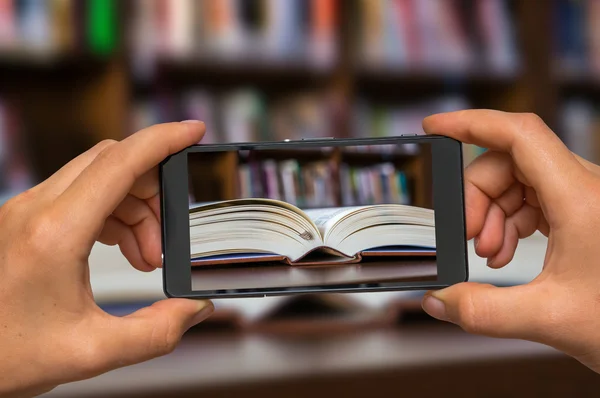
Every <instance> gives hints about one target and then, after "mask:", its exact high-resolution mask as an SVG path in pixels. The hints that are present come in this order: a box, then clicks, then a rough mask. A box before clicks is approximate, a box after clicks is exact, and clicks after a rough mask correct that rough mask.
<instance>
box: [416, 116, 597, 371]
mask: <svg viewBox="0 0 600 398" xmlns="http://www.w3.org/2000/svg"><path fill="white" fill-rule="evenodd" d="M423 126H424V129H425V131H426V132H427V133H429V134H441V135H446V136H449V137H452V138H455V139H457V140H459V141H462V142H465V143H471V144H476V145H479V146H482V147H486V148H489V149H490V151H487V152H486V153H484V154H483V155H482V156H480V157H479V158H477V159H476V160H475V161H474V162H473V163H472V164H471V165H470V166H469V167H468V168H467V170H466V172H465V196H466V199H465V200H466V219H467V237H468V239H471V238H474V239H475V251H476V253H477V254H478V255H479V256H481V257H484V258H487V259H488V265H489V266H490V267H492V268H500V267H503V266H504V265H506V264H508V263H509V262H510V261H511V260H512V258H513V255H514V252H515V250H516V248H517V244H518V241H519V239H521V238H525V237H527V236H530V235H531V234H533V233H534V232H535V231H536V230H539V231H541V232H542V233H543V234H544V235H546V236H547V237H548V247H547V251H546V257H545V261H544V267H543V269H542V271H541V273H540V275H539V276H538V277H537V278H535V280H533V281H532V282H530V283H528V284H526V285H522V286H515V287H508V288H497V287H494V286H490V285H484V284H477V283H460V284H457V285H454V286H451V287H449V288H446V289H443V290H439V291H434V292H429V293H428V294H426V295H425V297H424V300H423V308H424V309H425V311H427V312H428V313H429V314H430V315H432V316H433V317H435V318H438V319H441V320H446V321H450V322H453V323H456V324H458V325H460V326H461V327H462V328H463V329H465V330H466V331H468V332H472V333H477V334H482V335H487V336H492V337H505V338H518V339H525V340H531V341H536V342H540V343H544V344H546V345H550V346H553V347H555V348H557V349H559V350H561V351H564V352H565V353H567V354H569V355H571V356H573V357H575V358H577V359H578V360H579V361H581V362H582V363H584V364H585V365H587V366H588V367H590V368H591V369H593V370H595V371H596V372H600V332H599V331H600V244H599V243H600V242H599V241H598V239H600V238H599V237H600V177H599V174H600V173H599V171H598V170H599V169H598V167H597V166H595V165H593V164H592V163H589V162H587V161H584V160H583V159H581V158H579V157H577V156H575V155H573V154H572V153H571V152H570V151H569V150H568V149H567V148H566V147H565V146H564V145H563V143H562V142H561V141H560V140H559V139H558V137H557V136H556V135H555V134H554V133H553V132H552V131H551V130H550V129H549V128H548V127H547V126H546V125H545V124H544V123H543V122H542V121H541V120H540V119H539V118H538V117H537V116H534V115H530V114H508V113H503V112H496V111H486V110H473V111H462V112H455V113H449V114H440V115H435V116H431V117H429V118H427V119H425V120H424V122H423Z"/></svg>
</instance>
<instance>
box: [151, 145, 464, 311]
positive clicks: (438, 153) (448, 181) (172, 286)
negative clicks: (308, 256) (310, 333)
mask: <svg viewBox="0 0 600 398" xmlns="http://www.w3.org/2000/svg"><path fill="white" fill-rule="evenodd" d="M410 143H416V144H419V143H429V144H431V158H432V167H431V170H432V180H433V189H432V191H433V202H434V208H435V222H436V245H437V248H436V249H437V263H438V279H437V281H435V282H431V281H426V282H406V283H403V284H398V285H397V286H393V287H389V286H383V287H362V286H360V285H357V286H356V287H348V286H344V287H339V288H338V287H336V286H315V287H308V288H302V287H300V288H296V287H293V288H292V287H290V288H266V289H235V290H227V291H222V290H214V291H193V290H192V280H191V267H190V256H189V250H190V248H189V241H190V237H189V236H190V235H189V214H188V211H189V210H188V209H189V196H188V195H189V185H188V184H189V183H188V178H187V175H188V154H189V153H193V152H226V151H239V150H255V149H256V150H264V149H269V150H281V149H298V148H314V147H340V146H355V145H385V144H410ZM182 176H185V178H182ZM159 180H160V206H161V214H162V217H161V228H162V247H163V289H164V292H165V294H166V296H167V297H187V298H205V299H209V298H241V297H264V296H280V295H290V294H302V293H323V292H327V293H348V292H380V291H402V290H425V289H427V290H430V289H440V288H444V287H447V286H450V285H453V284H455V283H459V282H464V281H467V280H468V257H467V240H466V224H465V214H464V208H465V207H464V182H463V157H462V145H461V143H460V142H459V141H456V140H454V139H451V138H447V137H442V136H435V135H427V136H424V135H419V136H416V135H414V136H398V137H382V138H350V139H314V140H313V139H311V140H306V141H304V140H302V141H291V140H290V141H284V142H255V143H241V144H239V143H238V144H217V145H194V146H191V147H189V148H186V149H185V150H183V151H181V152H179V153H177V154H174V155H171V156H169V157H168V158H167V159H165V160H164V161H163V162H162V163H161V164H160V166H159Z"/></svg>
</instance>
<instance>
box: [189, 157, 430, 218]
mask: <svg viewBox="0 0 600 398" xmlns="http://www.w3.org/2000/svg"><path fill="white" fill-rule="evenodd" d="M246 152H247V151H240V152H239V153H236V152H222V153H210V154H205V153H201V154H196V155H198V156H190V157H189V166H188V167H189V170H190V195H191V198H192V201H193V202H197V203H201V202H211V201H219V200H231V199H238V198H240V197H242V198H243V197H263V196H264V197H268V198H271V199H282V200H285V201H287V202H289V203H292V204H295V205H298V206H300V207H301V208H311V207H317V208H318V207H325V206H351V205H360V204H362V203H363V202H364V204H367V203H378V200H379V201H381V202H385V201H387V202H390V201H391V202H398V203H406V204H409V203H412V204H415V205H418V206H423V207H429V208H431V207H432V205H433V203H432V192H431V187H430V184H429V183H430V179H431V177H428V178H424V176H430V175H431V167H430V158H431V154H430V153H429V152H428V151H422V153H420V154H410V153H404V152H397V151H396V152H380V151H377V152H373V151H370V152H356V151H349V150H348V149H346V148H342V147H331V148H323V149H297V150H287V151H270V150H262V151H253V152H251V153H250V152H248V153H246ZM374 181H375V183H374ZM381 181H385V182H384V183H382V182H381ZM365 184H367V185H369V186H370V188H369V189H367V187H366V186H365ZM290 187H293V188H290ZM288 188H289V189H291V190H292V192H290V191H289V189H288ZM370 194H372V195H374V197H373V198H366V195H370Z"/></svg>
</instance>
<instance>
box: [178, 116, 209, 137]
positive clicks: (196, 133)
mask: <svg viewBox="0 0 600 398" xmlns="http://www.w3.org/2000/svg"><path fill="white" fill-rule="evenodd" d="M180 124H182V125H184V126H185V127H186V129H187V131H188V132H189V133H190V134H191V135H192V137H193V138H194V142H200V140H201V139H202V137H203V136H204V133H205V132H206V124H204V122H203V121H201V120H184V121H182V122H180Z"/></svg>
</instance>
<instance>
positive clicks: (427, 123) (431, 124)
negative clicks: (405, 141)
mask: <svg viewBox="0 0 600 398" xmlns="http://www.w3.org/2000/svg"><path fill="white" fill-rule="evenodd" d="M442 115H443V113H436V114H433V115H429V116H427V117H425V118H424V119H423V122H422V126H423V131H424V132H425V134H435V130H436V129H435V126H436V123H437V121H438V120H439V119H440V117H441V116H442Z"/></svg>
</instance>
